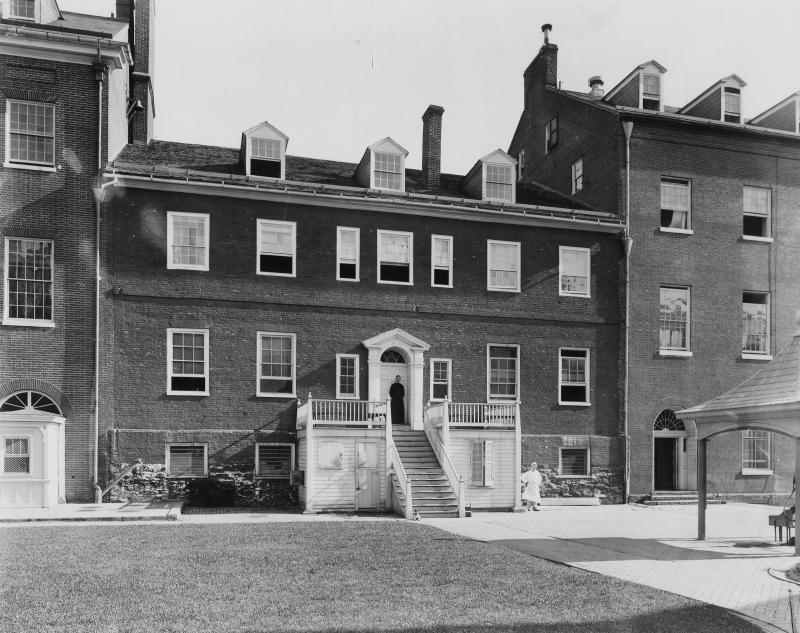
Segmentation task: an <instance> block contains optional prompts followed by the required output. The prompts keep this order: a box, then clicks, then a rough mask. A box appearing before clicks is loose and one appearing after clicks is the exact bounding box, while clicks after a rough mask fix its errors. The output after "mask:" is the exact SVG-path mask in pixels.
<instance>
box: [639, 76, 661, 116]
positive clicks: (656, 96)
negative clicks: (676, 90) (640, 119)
mask: <svg viewBox="0 0 800 633" xmlns="http://www.w3.org/2000/svg"><path fill="white" fill-rule="evenodd" d="M642 109H643V110H656V111H658V110H660V109H661V78H660V77H659V76H658V75H652V74H650V73H647V74H645V75H643V77H642Z"/></svg>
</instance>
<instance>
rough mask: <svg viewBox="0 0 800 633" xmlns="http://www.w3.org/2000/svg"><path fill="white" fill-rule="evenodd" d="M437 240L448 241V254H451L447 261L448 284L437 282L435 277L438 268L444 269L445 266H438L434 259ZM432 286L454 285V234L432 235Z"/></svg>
mask: <svg viewBox="0 0 800 633" xmlns="http://www.w3.org/2000/svg"><path fill="white" fill-rule="evenodd" d="M436 240H440V241H442V242H447V244H448V246H447V254H448V255H449V258H448V262H447V277H448V279H449V281H450V283H448V284H437V283H436V282H435V281H434V279H435V276H434V273H435V271H437V270H444V267H443V266H436V265H435V264H434V261H433V257H434V253H435V252H436V249H435V244H436ZM431 287H433V288H452V287H453V236H452V235H431Z"/></svg>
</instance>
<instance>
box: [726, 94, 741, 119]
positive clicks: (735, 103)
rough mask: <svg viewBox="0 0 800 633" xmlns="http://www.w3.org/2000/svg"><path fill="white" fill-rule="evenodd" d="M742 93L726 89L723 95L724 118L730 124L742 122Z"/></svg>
mask: <svg viewBox="0 0 800 633" xmlns="http://www.w3.org/2000/svg"><path fill="white" fill-rule="evenodd" d="M741 93H742V91H741V90H739V88H730V87H726V88H725V91H724V93H723V99H724V103H723V117H724V120H725V121H727V122H728V123H741V122H742V94H741Z"/></svg>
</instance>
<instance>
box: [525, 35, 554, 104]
mask: <svg viewBox="0 0 800 633" xmlns="http://www.w3.org/2000/svg"><path fill="white" fill-rule="evenodd" d="M552 30H553V25H552V24H543V25H542V33H543V34H544V44H543V45H542V47H541V48H540V49H539V54H538V55H537V56H536V57H535V58H534V59H533V61H532V62H531V63H530V64H529V65H528V67H527V68H526V69H525V72H524V73H523V77H524V79H525V104H526V106H527V103H528V97H529V95H530V90H531V88H532V87H533V85H534V84H538V83H539V82H541V83H543V84H544V85H545V86H551V87H553V88H557V87H558V46H556V45H555V44H551V43H550V31H552Z"/></svg>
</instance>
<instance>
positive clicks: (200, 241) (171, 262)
mask: <svg viewBox="0 0 800 633" xmlns="http://www.w3.org/2000/svg"><path fill="white" fill-rule="evenodd" d="M208 221H209V220H208V214H207V213H177V212H174V211H169V212H167V268H170V269H183V270H208V241H209V230H208Z"/></svg>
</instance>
